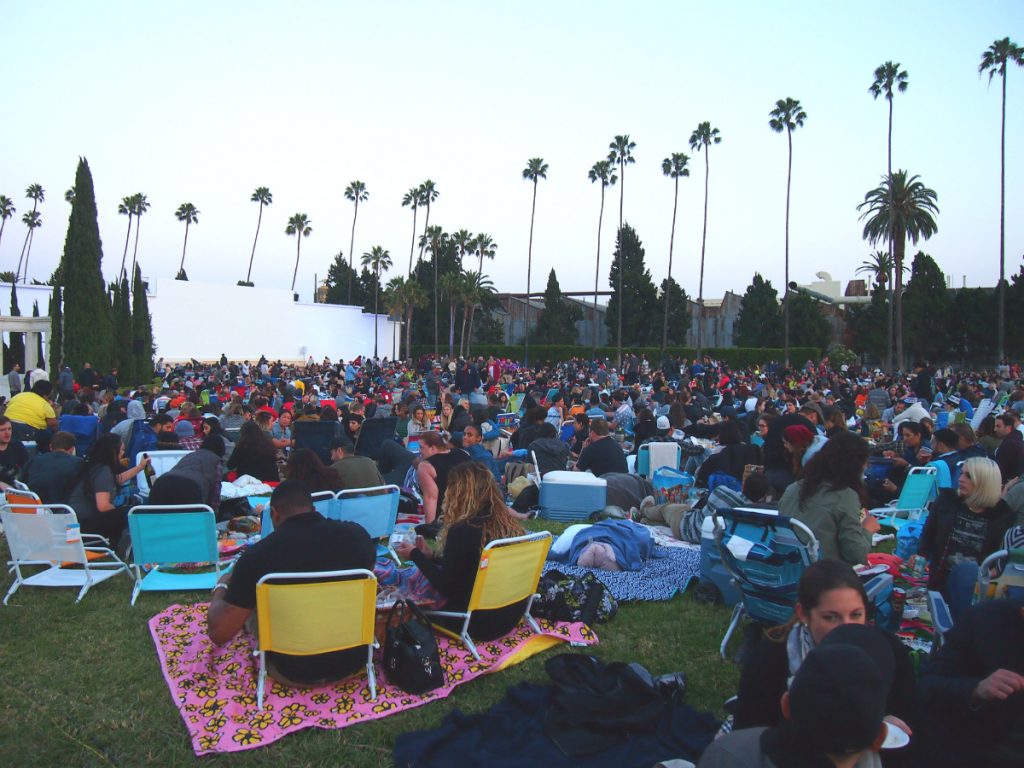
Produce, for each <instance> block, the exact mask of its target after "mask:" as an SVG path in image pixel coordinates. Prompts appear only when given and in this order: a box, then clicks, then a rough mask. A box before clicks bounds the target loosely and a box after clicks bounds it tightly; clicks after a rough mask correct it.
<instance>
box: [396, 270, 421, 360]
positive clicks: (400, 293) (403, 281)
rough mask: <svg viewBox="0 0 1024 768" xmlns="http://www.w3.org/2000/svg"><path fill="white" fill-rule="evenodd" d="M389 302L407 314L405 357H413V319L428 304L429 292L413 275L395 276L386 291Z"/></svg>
mask: <svg viewBox="0 0 1024 768" xmlns="http://www.w3.org/2000/svg"><path fill="white" fill-rule="evenodd" d="M386 295H387V296H388V299H387V300H388V303H389V304H390V305H391V306H392V307H394V309H395V311H397V312H399V313H401V314H402V315H404V316H405V359H406V360H411V359H412V319H413V315H414V314H415V312H416V310H417V309H421V308H422V307H425V306H426V305H427V292H426V291H425V290H423V287H422V286H421V285H420V284H419V283H417V282H416V281H415V280H413V279H412V278H411V277H393V278H391V280H390V281H389V282H388V287H387V291H386Z"/></svg>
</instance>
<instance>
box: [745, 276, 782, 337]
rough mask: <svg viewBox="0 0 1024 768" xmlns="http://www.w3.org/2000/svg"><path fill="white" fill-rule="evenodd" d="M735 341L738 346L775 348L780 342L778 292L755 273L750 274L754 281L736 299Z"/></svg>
mask: <svg viewBox="0 0 1024 768" xmlns="http://www.w3.org/2000/svg"><path fill="white" fill-rule="evenodd" d="M735 339H736V345H737V346H740V347H777V346H779V342H780V341H781V340H782V313H781V311H780V308H779V293H778V291H776V290H775V288H774V287H773V286H772V283H771V281H770V280H765V279H764V278H763V277H761V275H760V274H759V273H756V272H755V273H754V279H753V280H752V281H751V283H750V285H748V286H747V290H746V291H745V292H744V293H743V298H742V299H740V311H739V314H738V315H737V317H736V325H735Z"/></svg>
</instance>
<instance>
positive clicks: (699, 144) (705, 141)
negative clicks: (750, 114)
mask: <svg viewBox="0 0 1024 768" xmlns="http://www.w3.org/2000/svg"><path fill="white" fill-rule="evenodd" d="M721 143H722V137H721V136H720V135H719V133H718V129H717V128H712V127H711V123H710V122H708V121H707V120H705V121H704V122H703V123H700V124H698V125H697V128H696V129H695V130H694V132H693V133H691V134H690V149H692V150H693V151H694V152H700V151H701V149H704V150H705V152H704V231H703V234H702V235H701V238H700V282H698V283H697V357H698V358H700V356H701V353H702V352H703V347H704V254H705V251H706V248H707V244H708V177H709V176H710V174H711V145H712V144H721Z"/></svg>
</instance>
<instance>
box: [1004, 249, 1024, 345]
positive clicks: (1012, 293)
mask: <svg viewBox="0 0 1024 768" xmlns="http://www.w3.org/2000/svg"><path fill="white" fill-rule="evenodd" d="M1021 262H1022V263H1024V257H1022V258H1021ZM1007 294H1008V296H1007V298H1008V299H1009V301H1008V302H1007V309H1008V311H1007V313H1006V314H1007V326H1008V327H1007V337H1006V338H1007V344H1008V353H1009V355H1010V357H1011V359H1013V360H1020V359H1021V358H1024V266H1022V267H1021V268H1020V270H1019V271H1018V272H1017V274H1015V275H1014V276H1013V278H1012V279H1011V281H1010V285H1009V286H1008V288H1007Z"/></svg>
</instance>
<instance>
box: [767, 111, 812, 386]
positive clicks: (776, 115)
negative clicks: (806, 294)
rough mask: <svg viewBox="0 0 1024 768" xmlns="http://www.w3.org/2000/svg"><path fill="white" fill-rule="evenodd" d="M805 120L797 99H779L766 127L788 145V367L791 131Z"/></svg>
mask: <svg viewBox="0 0 1024 768" xmlns="http://www.w3.org/2000/svg"><path fill="white" fill-rule="evenodd" d="M805 120H807V113H806V112H804V108H803V107H801V106H800V100H799V99H791V98H789V97H786V98H785V99H779V100H778V101H776V102H775V107H774V108H773V109H772V111H771V112H769V113H768V127H769V128H771V129H772V130H773V131H775V132H776V133H782V132H783V131H785V132H786V140H787V142H788V143H789V160H788V161H787V164H786V273H785V274H786V276H785V285H786V289H785V290H784V291H783V293H782V317H783V326H782V327H783V331H782V347H783V350H782V358H783V360H784V364H785V366H786V367H787V368H788V367H789V189H790V183H791V182H792V179H793V131H795V130H796V129H797V128H800V127H801V126H802V125H803V124H804V121H805Z"/></svg>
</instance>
